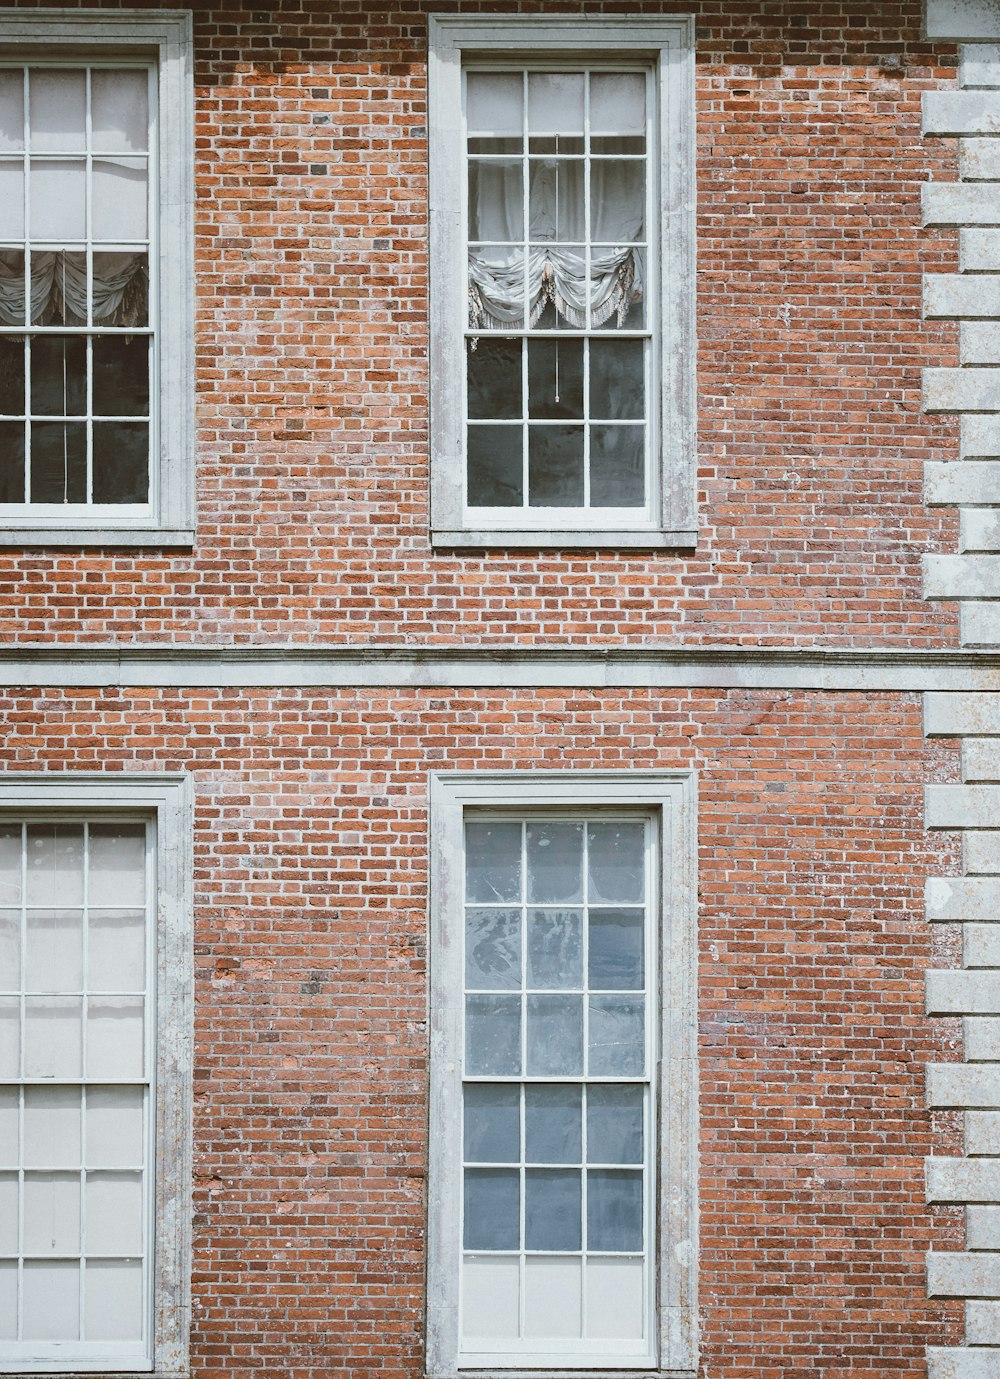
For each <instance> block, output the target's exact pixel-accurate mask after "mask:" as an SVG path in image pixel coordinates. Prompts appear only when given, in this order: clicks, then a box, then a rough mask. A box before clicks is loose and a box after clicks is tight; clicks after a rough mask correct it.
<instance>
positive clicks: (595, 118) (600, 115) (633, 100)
mask: <svg viewBox="0 0 1000 1379" xmlns="http://www.w3.org/2000/svg"><path fill="white" fill-rule="evenodd" d="M590 130H591V133H592V134H644V133H645V131H646V75H645V73H644V72H593V73H591V77H590Z"/></svg>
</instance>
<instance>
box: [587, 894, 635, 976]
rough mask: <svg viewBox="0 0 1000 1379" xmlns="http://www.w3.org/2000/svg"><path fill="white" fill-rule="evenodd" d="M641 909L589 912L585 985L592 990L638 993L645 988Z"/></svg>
mask: <svg viewBox="0 0 1000 1379" xmlns="http://www.w3.org/2000/svg"><path fill="white" fill-rule="evenodd" d="M644 921H645V913H644V911H642V910H597V909H595V910H591V912H590V932H589V936H588V942H589V947H588V956H587V985H588V986H589V987H590V989H591V990H592V991H641V990H642V988H643V986H644V985H645V979H644V961H643V956H644V954H643V950H644V945H645V936H646V935H645V927H646V926H645V923H644Z"/></svg>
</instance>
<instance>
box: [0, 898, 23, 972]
mask: <svg viewBox="0 0 1000 1379" xmlns="http://www.w3.org/2000/svg"><path fill="white" fill-rule="evenodd" d="M20 971H21V911H20V910H0V991H16V990H17V989H18V987H19V985H20V983H19V980H18V974H19V973H20Z"/></svg>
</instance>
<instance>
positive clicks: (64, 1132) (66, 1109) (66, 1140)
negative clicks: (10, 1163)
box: [24, 1087, 82, 1168]
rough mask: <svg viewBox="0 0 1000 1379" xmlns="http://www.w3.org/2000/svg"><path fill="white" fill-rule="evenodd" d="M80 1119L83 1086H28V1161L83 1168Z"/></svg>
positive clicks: (34, 1165)
mask: <svg viewBox="0 0 1000 1379" xmlns="http://www.w3.org/2000/svg"><path fill="white" fill-rule="evenodd" d="M80 1120H81V1117H80V1089H79V1087H25V1089H24V1162H25V1165H26V1166H27V1167H29V1168H79V1167H80V1149H81V1139H82V1137H81V1133H80Z"/></svg>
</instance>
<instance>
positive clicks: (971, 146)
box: [958, 139, 1000, 182]
mask: <svg viewBox="0 0 1000 1379" xmlns="http://www.w3.org/2000/svg"><path fill="white" fill-rule="evenodd" d="M958 171H959V176H960V177H961V178H962V180H963V182H985V181H995V180H997V179H1000V139H963V140H962V141H961V143H960V144H959V146H958Z"/></svg>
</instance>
